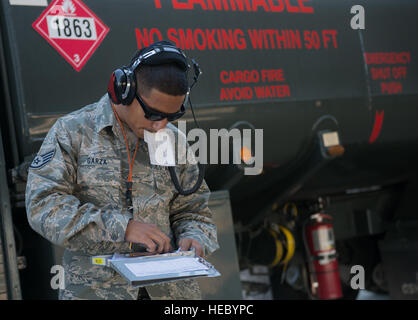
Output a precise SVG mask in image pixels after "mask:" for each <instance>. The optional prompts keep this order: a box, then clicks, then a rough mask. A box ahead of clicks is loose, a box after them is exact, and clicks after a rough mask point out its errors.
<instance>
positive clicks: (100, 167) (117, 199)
mask: <svg viewBox="0 0 418 320" xmlns="http://www.w3.org/2000/svg"><path fill="white" fill-rule="evenodd" d="M77 188H78V193H79V195H80V197H79V198H80V200H81V201H82V202H90V203H93V204H95V205H98V206H104V205H107V204H112V205H122V203H121V194H122V188H121V173H120V160H119V159H116V158H106V157H104V156H100V154H95V155H81V156H80V158H79V166H78V169H77Z"/></svg>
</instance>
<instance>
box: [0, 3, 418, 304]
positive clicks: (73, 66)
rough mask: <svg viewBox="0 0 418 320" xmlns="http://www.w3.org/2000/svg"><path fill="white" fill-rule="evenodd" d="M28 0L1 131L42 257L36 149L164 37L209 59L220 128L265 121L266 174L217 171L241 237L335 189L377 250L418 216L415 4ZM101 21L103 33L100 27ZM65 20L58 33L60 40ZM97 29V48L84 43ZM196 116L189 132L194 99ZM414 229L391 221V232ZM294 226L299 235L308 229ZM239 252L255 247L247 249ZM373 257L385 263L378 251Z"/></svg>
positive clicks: (351, 222) (29, 236)
mask: <svg viewBox="0 0 418 320" xmlns="http://www.w3.org/2000/svg"><path fill="white" fill-rule="evenodd" d="M18 2H19V1H17V2H16V1H12V0H10V1H3V2H2V3H1V6H0V10H1V11H0V14H1V30H2V32H1V37H2V39H1V40H2V41H1V42H2V48H1V50H0V51H1V63H2V76H1V80H2V86H3V91H2V102H3V116H2V119H1V128H2V134H3V140H4V142H3V143H4V149H5V158H6V164H7V168H8V169H9V170H11V169H14V171H13V172H12V173H11V174H10V180H11V182H10V188H11V190H12V191H11V194H12V202H13V203H14V219H15V224H16V225H18V228H20V229H21V230H24V231H21V232H23V233H24V234H25V235H24V238H25V240H26V241H24V242H25V243H27V242H28V240H29V242H31V243H34V244H36V251H32V253H28V254H29V255H33V256H35V255H38V254H39V252H43V254H44V255H45V256H46V257H45V259H50V260H51V259H52V258H51V257H52V256H53V254H52V249H51V248H50V247H49V246H48V243H46V242H45V241H44V240H43V239H40V238H39V237H37V236H36V235H34V234H33V233H32V231H31V230H30V229H29V227H28V225H27V222H25V214H24V207H23V201H24V198H23V192H24V180H25V165H24V163H25V161H26V168H27V162H28V161H29V162H30V161H31V159H32V158H33V157H34V155H35V154H36V152H37V151H38V149H39V147H40V144H41V143H42V140H43V138H44V137H45V135H46V133H47V132H48V130H49V128H50V127H51V126H52V124H53V123H54V122H55V120H56V119H57V118H58V117H60V116H62V115H64V114H66V113H68V112H71V111H74V110H76V109H78V108H80V107H82V106H84V105H87V104H89V103H92V102H95V101H97V100H99V98H100V97H101V96H102V95H103V94H105V93H106V88H107V82H108V80H109V76H110V74H111V73H112V71H113V70H114V69H115V68H117V67H119V66H121V65H125V64H128V62H129V61H130V58H131V56H132V54H133V53H134V52H135V50H137V49H138V48H142V47H144V46H146V45H148V44H150V43H151V42H153V41H157V40H162V39H164V40H171V41H173V42H174V43H175V44H176V45H178V46H180V47H182V48H183V49H184V50H185V52H186V54H187V55H188V56H189V57H190V58H194V59H195V60H196V61H198V63H199V65H200V67H201V68H202V71H203V74H202V75H201V77H200V78H199V81H198V84H197V85H196V86H195V88H193V90H192V94H191V97H192V101H193V106H194V108H195V113H196V117H197V119H198V122H199V125H200V126H201V127H202V128H204V129H205V130H206V131H207V133H208V135H209V133H210V129H221V128H226V129H228V130H230V129H232V128H235V127H236V128H239V129H245V128H251V129H263V151H264V152H263V171H262V173H261V174H259V175H244V174H243V169H244V166H242V165H220V164H210V165H209V166H208V168H207V172H206V180H207V182H208V184H209V186H210V188H211V190H213V191H217V190H225V189H227V190H229V193H230V201H231V206H232V214H233V217H234V223H235V231H236V234H237V243H238V246H244V247H245V244H243V243H241V242H240V239H241V238H240V237H238V235H239V234H240V232H241V231H242V230H244V231H242V232H244V233H245V232H248V230H251V228H256V229H257V230H258V229H259V228H262V227H260V226H262V225H265V224H266V221H267V224H269V223H271V222H274V223H276V222H277V221H276V220H275V219H276V213H275V212H276V211H277V210H279V211H280V210H282V209H281V208H283V206H284V205H285V204H286V203H289V202H293V203H296V205H297V207H299V209H300V210H299V213H300V216H299V217H301V216H302V217H303V216H304V215H309V214H310V213H312V210H313V211H315V210H316V209H318V200H317V199H318V197H323V198H325V199H327V200H326V206H325V208H323V209H324V210H325V211H327V210H328V211H329V212H328V213H330V214H334V224H335V229H336V231H335V233H336V238H337V240H341V243H340V245H341V246H344V245H346V244H347V241H348V242H349V241H351V240H350V239H356V238H358V237H366V238H367V241H369V240H370V239H371V238H370V237H372V238H373V239H372V240H370V241H371V242H372V245H371V246H372V247H373V248H372V249H370V250H372V251H373V252H380V251H379V249H378V248H377V247H376V243H377V242H379V241H382V240H383V237H384V236H385V235H386V234H387V233H388V232H389V230H392V231H393V229H394V228H395V227H394V226H395V225H396V226H398V225H402V223H400V224H399V223H398V222H399V221H405V220H408V221H409V220H416V215H415V214H413V213H412V210H410V209H411V208H413V206H412V203H411V199H413V196H414V195H415V194H416V193H415V192H416V188H415V187H414V181H416V180H415V179H416V163H417V160H418V148H417V146H418V127H417V126H416V121H417V120H418V110H417V103H418V65H417V53H418V47H417V43H416V41H415V39H416V38H417V35H418V34H417V33H418V21H417V19H416V15H417V14H418V4H417V3H416V2H415V1H412V0H400V1H397V2H396V4H395V3H394V2H393V1H389V0H379V1H377V0H376V1H374V0H373V1H343V2H336V1H328V0H323V1H309V0H302V1H291V0H290V1H280V0H279V1H232V0H231V1H212V0H205V1H169V0H167V1H159V0H155V1H146V2H145V1H133V0H120V1H112V0H101V1H93V0H84V1H76V0H73V1H69V0H61V1H48V2H46V1H41V0H39V1H33V2H32V5H16V3H18ZM46 4H48V7H47V6H46ZM359 5H360V6H361V8H359V7H358V6H359ZM51 6H55V7H54V8H53V9H54V10H53V11H49V13H48V14H47V15H46V16H48V15H49V16H50V18H49V19H53V16H54V15H62V16H63V17H67V18H68V21H69V22H68V27H66V26H64V27H63V28H62V29H59V28H58V29H54V30H55V31H54V30H53V29H51V28H52V27H51V26H52V24H50V25H48V23H52V22H48V21H52V20H48V18H47V17H46V16H45V17H43V14H44V12H46V11H45V10H48V8H49V9H51ZM352 10H353V11H352ZM81 11H83V12H81ZM88 12H90V13H88ZM362 12H363V13H364V17H365V20H364V21H362V20H361V19H362V18H361V17H362V15H361V14H362ZM43 18H44V20H43ZM76 18H79V19H80V22H79V23H80V24H79V25H77V24H75V22H74V21H75V20H74V19H76ZM83 19H84V20H83ZM86 19H87V20H86ZM89 19H90V20H89ZM45 21H46V22H45ZM84 21H87V22H84ZM93 22H94V24H95V29H94V30H93V29H91V27H88V26H90V24H88V23H93ZM362 22H364V28H362ZM71 23H72V24H71ZM78 26H80V28H81V29H77V28H78ZM359 26H360V27H359ZM48 28H50V29H48ZM65 28H67V29H65ZM42 30H43V31H42ZM45 30H47V31H49V33H48V32H46V31H45ZM57 30H60V31H61V32H62V35H61V34H59V35H58V33H57V32H58V31H57ZM53 32H55V38H54V37H50V38H49V39H47V38H48V34H49V35H50V34H52V33H53ZM91 32H93V33H94V35H93V36H92V38H89V37H88V36H89V35H90V36H91ZM68 39H72V40H74V41H73V42H71V41H70V42H68ZM66 41H67V42H66ZM83 41H84V42H83ZM86 41H87V42H88V41H90V42H89V43H90V44H91V45H90V47H89V48H84V49H83V47H82V45H81V44H80V43H83V45H84V44H85V43H87V42H86ZM75 48H80V50H81V51H80V52H78V51H74V50H76V49H75ZM185 119H186V120H187V126H188V130H190V129H191V128H193V127H194V123H193V118H192V115H191V112H190V109H189V110H188V113H187V115H186V117H185ZM327 133H329V134H333V137H334V139H335V137H337V138H338V142H337V143H336V145H337V146H339V147H340V149H338V150H337V151H338V152H337V153H335V154H324V150H325V152H328V151H329V149H327V146H326V145H324V143H326V142H325V140H324V134H327ZM327 150H328V151H327ZM253 152H254V151H253ZM209 157H210V154H209V155H208V159H209ZM231 157H232V154H231ZM231 161H232V158H231ZM22 164H23V165H22ZM406 194H407V195H408V197H406V196H405V195H406ZM411 195H412V196H411ZM367 210H369V211H367ZM271 217H273V218H271ZM280 219H281V218H279V220H280ZM277 223H281V222H280V221H279V222H277ZM294 223H295V225H296V226H297V225H298V220H295V221H294ZM238 226H240V227H241V229H240V227H238ZM350 226H351V227H350ZM395 229H396V228H395ZM240 230H241V231H240ZM403 230H404V229H402V228H398V229H396V230H395V231H393V233H394V237H395V238H396V239H398V237H399V236H400V235H402V234H403V235H405V233H403V232H404V231H403ZM412 230H416V229H413V228H412ZM392 231H391V232H392ZM408 232H409V231H408ZM411 232H412V233H413V231H411ZM292 233H294V235H295V238H296V241H298V235H300V234H301V232H300V230H299V229H297V227H295V229H292ZM300 240H301V239H299V242H298V243H301V241H300ZM263 241H269V243H268V244H266V246H265V247H266V249H265V250H266V251H265V252H264V253H263V252H260V253H259V255H260V256H263V255H265V256H266V259H267V262H266V263H267V264H268V261H269V260H270V258H271V257H270V255H271V254H272V253H271V252H274V250H273V251H271V250H269V249H268V248H269V247H271V246H273V247H274V244H271V243H270V242H271V239H267V240H263ZM365 241H366V240H365ZM411 241H412V240H411ZM337 245H338V243H337ZM350 245H353V244H352V243H350ZM382 245H384V244H382ZM353 246H355V247H356V248H357V249H356V250H357V251H362V250H361V249H358V248H361V245H360V246H359V245H357V244H355V245H353ZM301 247H303V246H302V245H301ZM28 251H29V250H28ZM383 251H385V250H383ZM341 252H342V253H341V255H342V256H343V255H344V254H343V251H341ZM362 256H363V255H362ZM33 259H34V258H33V257H32V260H33ZM249 260H250V261H249ZM256 260H257V259H256ZM259 260H260V261H264V259H259ZM259 260H257V261H258V262H259ZM377 260H378V261H379V263H380V260H381V259H380V258H379V259H377ZM240 263H241V267H244V266H246V265H248V264H251V259H248V257H246V256H242V257H240ZM350 264H352V260H350V262H348V263H347V264H346V265H350ZM342 265H343V264H342ZM370 265H371V267H370V268H372V269H373V270H374V269H375V267H376V262H370ZM342 267H343V266H342ZM30 268H32V269H31V271H30V272H26V273H27V274H28V276H26V275H25V274H23V275H21V276H22V277H23V278H25V277H27V278H33V274H37V273H38V274H39V273H42V274H43V277H41V278H42V283H44V284H45V283H46V284H45V285H44V286H45V287H44V288H43V289H42V290H43V292H49V293H50V294H51V295H52V296H53V293H51V291H50V288H48V283H49V280H47V279H49V277H50V275H49V274H48V273H47V272H45V271H41V270H40V269H41V267H36V266H33V265H28V266H27V269H26V271H27V270H28V269H30ZM416 269H417V268H416V266H414V267H412V268H411V270H412V271H411V274H412V273H413V272H414V271H413V270H416ZM278 272H279V273H280V274H281V273H282V272H284V271H283V270H279V271H278ZM23 273H24V272H23ZM274 278H275V276H274V275H273V276H272V281H273V282H274ZM26 281H27V282H30V281H34V280H26ZM397 284H398V283H397V282H396V281H395V282H393V287H396V288H397ZM272 286H273V287H274V286H275V285H274V284H273V285H272ZM29 291H30V290H29ZM29 291H28V292H29ZM395 291H396V290H395ZM31 294H33V293H28V295H29V296H30V295H31Z"/></svg>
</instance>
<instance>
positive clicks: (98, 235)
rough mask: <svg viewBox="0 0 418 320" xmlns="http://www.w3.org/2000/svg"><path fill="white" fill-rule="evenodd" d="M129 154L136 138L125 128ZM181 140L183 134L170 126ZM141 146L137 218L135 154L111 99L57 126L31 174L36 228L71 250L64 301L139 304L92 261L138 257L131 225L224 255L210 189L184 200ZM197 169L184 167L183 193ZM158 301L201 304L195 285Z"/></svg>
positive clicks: (180, 172) (160, 288) (159, 290)
mask: <svg viewBox="0 0 418 320" xmlns="http://www.w3.org/2000/svg"><path fill="white" fill-rule="evenodd" d="M123 126H124V129H125V132H126V134H127V138H128V142H129V146H130V149H131V150H130V154H133V152H134V150H133V149H134V147H135V144H136V141H137V135H135V134H134V132H133V131H131V129H130V127H129V126H127V125H125V124H123ZM167 128H169V129H171V130H173V132H174V134H175V136H176V137H178V136H180V138H182V137H183V139H184V135H182V134H179V133H178V131H177V128H176V127H175V126H173V125H171V124H168V125H167ZM149 159H150V158H149V154H148V148H147V144H146V143H145V142H144V140H142V139H141V140H140V144H139V149H138V152H137V155H136V158H135V161H134V166H133V191H132V206H133V212H132V211H130V210H129V206H130V204H129V203H128V202H127V199H126V197H125V192H126V186H125V182H126V181H127V176H128V155H127V150H126V145H125V142H124V137H123V135H122V131H121V129H120V126H119V124H118V122H117V119H116V118H115V115H114V113H113V110H112V105H111V101H110V99H109V97H108V96H107V95H106V96H103V97H102V98H101V99H100V101H99V102H97V103H94V104H92V105H88V106H86V107H84V108H82V109H80V110H78V111H75V112H73V113H70V114H69V115H66V116H64V117H62V118H60V119H58V120H57V121H56V123H55V124H54V126H53V127H52V128H51V130H50V131H49V133H48V135H47V137H46V138H45V140H44V142H43V144H42V147H41V149H40V151H39V153H38V156H37V157H36V158H35V160H34V162H33V163H32V165H31V168H30V169H29V175H28V182H27V189H26V209H27V215H28V220H29V223H30V225H31V227H32V228H33V229H34V230H35V231H37V232H38V233H39V234H41V235H42V236H43V237H45V238H46V239H48V240H49V241H51V242H52V243H54V244H56V245H59V246H64V247H65V248H66V250H65V253H64V257H63V266H64V270H65V289H64V290H60V299H137V297H138V289H134V288H131V287H129V286H128V285H127V282H126V280H125V279H123V278H122V277H121V276H120V275H118V274H117V273H116V272H115V271H114V270H113V269H111V268H109V267H103V266H97V265H92V264H91V256H93V255H103V254H112V253H115V252H118V253H124V252H132V250H131V249H130V248H129V242H128V241H126V240H125V232H126V230H127V226H128V223H129V222H130V220H131V219H133V220H134V221H140V222H144V223H150V224H155V225H156V226H157V227H158V228H159V229H160V230H161V231H162V232H163V233H164V234H165V235H167V236H168V237H169V238H170V240H171V245H172V248H176V247H178V245H179V241H180V240H181V239H185V238H188V239H194V240H197V241H198V242H199V243H200V244H201V246H202V248H203V250H204V254H205V255H208V254H210V253H212V252H213V251H214V250H216V249H217V248H218V243H217V236H216V227H215V225H214V224H213V221H212V217H211V216H212V214H211V211H210V210H209V208H208V198H209V189H208V187H207V185H206V183H205V182H203V183H202V185H201V186H200V188H199V189H198V191H197V192H196V193H194V194H191V195H188V196H182V195H180V194H178V193H177V191H176V189H175V187H174V185H173V183H172V181H171V179H170V175H169V172H168V170H167V169H166V167H161V166H154V165H151V164H150V160H149ZM198 170H199V169H198V167H197V165H192V164H190V163H188V164H185V165H177V166H176V173H177V176H178V177H179V181H180V182H181V184H182V185H183V188H184V189H190V188H191V187H192V186H193V185H194V183H195V182H196V179H197V177H198V172H199V171H198ZM146 290H147V292H148V294H149V296H150V297H151V299H200V298H201V296H200V289H199V286H198V284H197V282H196V281H195V280H193V279H188V280H181V281H176V282H170V283H164V284H158V285H153V286H148V287H146Z"/></svg>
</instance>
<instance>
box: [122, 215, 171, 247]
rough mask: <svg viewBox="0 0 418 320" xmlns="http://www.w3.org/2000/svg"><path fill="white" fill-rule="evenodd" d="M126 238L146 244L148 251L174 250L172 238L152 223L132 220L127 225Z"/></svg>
mask: <svg viewBox="0 0 418 320" xmlns="http://www.w3.org/2000/svg"><path fill="white" fill-rule="evenodd" d="M125 240H126V241H129V242H133V243H140V244H142V245H144V246H145V247H146V248H147V251H148V252H153V253H165V252H170V251H173V248H172V247H171V245H170V238H169V237H167V236H166V235H165V234H164V233H163V232H162V231H161V230H160V229H158V228H157V226H156V225H155V224H151V223H142V222H139V221H134V220H130V221H129V223H128V226H127V227H126V232H125Z"/></svg>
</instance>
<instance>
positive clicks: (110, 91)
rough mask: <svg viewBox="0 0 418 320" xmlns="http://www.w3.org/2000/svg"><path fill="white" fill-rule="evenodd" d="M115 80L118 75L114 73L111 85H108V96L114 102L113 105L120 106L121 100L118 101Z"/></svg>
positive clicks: (110, 81) (110, 80)
mask: <svg viewBox="0 0 418 320" xmlns="http://www.w3.org/2000/svg"><path fill="white" fill-rule="evenodd" d="M115 80H116V75H115V72H113V73H112V75H111V77H110V79H109V83H108V85H107V94H108V95H109V98H110V99H111V100H112V101H113V103H115V104H120V100H119V99H118V97H117V95H116V92H115V85H116V83H115Z"/></svg>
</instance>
